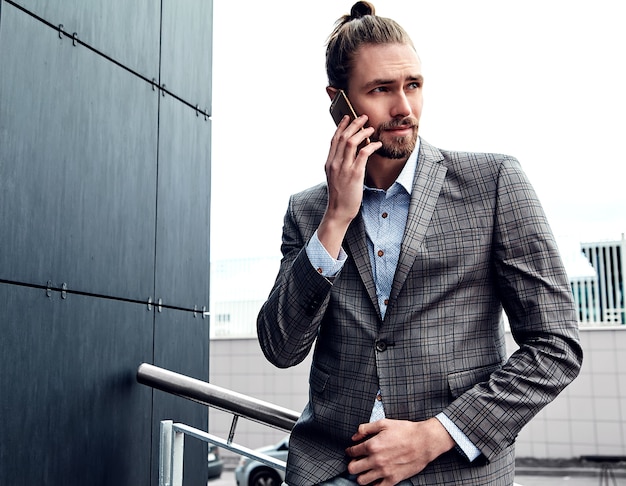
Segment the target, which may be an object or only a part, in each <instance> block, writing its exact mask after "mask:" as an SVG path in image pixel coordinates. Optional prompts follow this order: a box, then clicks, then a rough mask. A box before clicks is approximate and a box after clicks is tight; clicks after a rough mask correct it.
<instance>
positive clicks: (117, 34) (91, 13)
mask: <svg viewBox="0 0 626 486" xmlns="http://www.w3.org/2000/svg"><path fill="white" fill-rule="evenodd" d="M12 2H13V3H15V4H16V5H19V6H20V7H22V8H23V9H25V10H27V11H28V12H31V13H32V14H34V15H36V16H37V17H39V18H41V19H43V20H44V21H45V22H47V23H49V24H51V25H52V26H53V27H56V28H59V26H60V25H62V27H61V30H62V31H63V32H65V34H63V35H67V36H73V35H74V34H76V37H77V38H78V39H80V41H82V42H85V43H86V44H88V45H89V46H90V47H92V48H94V49H96V50H98V51H99V52H101V53H102V54H103V55H105V56H107V57H110V58H111V59H113V60H115V62H118V63H120V64H122V65H124V66H126V67H127V68H128V69H130V70H132V71H135V72H137V73H139V74H140V75H142V76H143V77H145V78H146V79H149V80H151V79H152V78H155V79H157V80H158V75H159V44H160V28H161V26H160V23H161V22H160V17H161V2H160V1H154V0H133V1H131V2H129V1H127V0H107V1H106V2H102V1H96V0H62V1H59V0H56V1H51V0H12ZM7 8H8V7H7Z"/></svg>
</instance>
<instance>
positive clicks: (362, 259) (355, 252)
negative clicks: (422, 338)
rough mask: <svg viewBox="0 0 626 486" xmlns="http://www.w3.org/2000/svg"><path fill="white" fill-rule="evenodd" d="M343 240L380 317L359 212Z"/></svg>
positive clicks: (361, 217)
mask: <svg viewBox="0 0 626 486" xmlns="http://www.w3.org/2000/svg"><path fill="white" fill-rule="evenodd" d="M344 241H345V242H346V248H347V252H348V253H349V254H350V256H351V257H352V258H353V260H354V264H355V265H356V268H357V270H358V272H359V276H360V277H361V280H362V281H363V284H364V285H365V289H366V290H367V295H368V296H369V298H370V299H371V301H372V304H373V305H374V308H375V309H376V312H377V313H378V318H379V319H381V314H380V309H379V308H378V299H377V298H376V284H375V283H374V274H373V273H372V263H371V262H370V256H369V253H368V249H367V235H366V233H365V223H364V222H363V216H362V215H361V213H360V212H359V214H358V216H357V217H356V218H355V219H354V221H352V224H351V225H350V227H349V228H348V231H347V233H346V237H345V240H344Z"/></svg>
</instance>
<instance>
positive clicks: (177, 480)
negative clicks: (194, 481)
mask: <svg viewBox="0 0 626 486" xmlns="http://www.w3.org/2000/svg"><path fill="white" fill-rule="evenodd" d="M172 431H173V433H174V434H173V436H172V460H171V465H172V486H183V460H184V459H183V458H184V455H185V454H184V452H185V433H184V432H181V431H180V430H176V427H173V428H172Z"/></svg>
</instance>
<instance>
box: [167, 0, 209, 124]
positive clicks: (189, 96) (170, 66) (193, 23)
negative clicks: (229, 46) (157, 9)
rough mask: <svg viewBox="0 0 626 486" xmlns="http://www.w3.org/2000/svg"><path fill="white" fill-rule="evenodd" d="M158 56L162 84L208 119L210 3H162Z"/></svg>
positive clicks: (170, 0) (200, 0)
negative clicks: (161, 30)
mask: <svg viewBox="0 0 626 486" xmlns="http://www.w3.org/2000/svg"><path fill="white" fill-rule="evenodd" d="M161 55H162V58H161V85H163V84H164V85H165V86H166V89H167V90H168V91H169V92H171V93H172V94H173V95H175V96H177V97H179V98H181V99H183V100H185V102H187V103H189V104H190V105H191V106H194V107H195V106H196V105H197V106H198V107H199V109H200V110H202V111H203V112H204V113H206V114H208V115H209V116H210V115H211V113H212V111H211V90H212V74H211V73H212V62H213V1H212V0H186V1H184V2H182V1H179V0H163V37H162V47H161Z"/></svg>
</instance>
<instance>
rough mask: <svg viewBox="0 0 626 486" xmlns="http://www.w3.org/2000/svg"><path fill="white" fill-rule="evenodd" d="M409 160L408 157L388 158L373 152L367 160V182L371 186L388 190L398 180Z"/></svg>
mask: <svg viewBox="0 0 626 486" xmlns="http://www.w3.org/2000/svg"><path fill="white" fill-rule="evenodd" d="M407 160H408V158H406V159H387V158H383V157H376V154H373V155H372V156H371V157H370V158H369V160H368V161H367V169H366V173H365V183H366V184H367V185H368V186H369V187H375V188H376V189H383V190H385V191H386V190H387V189H389V188H390V187H391V186H392V185H393V183H394V182H395V181H396V179H397V178H398V176H399V175H400V172H402V169H404V165H405V164H406V161H407Z"/></svg>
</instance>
